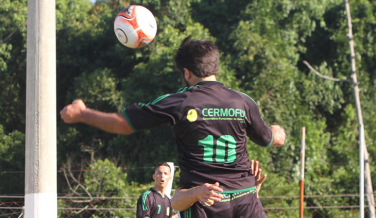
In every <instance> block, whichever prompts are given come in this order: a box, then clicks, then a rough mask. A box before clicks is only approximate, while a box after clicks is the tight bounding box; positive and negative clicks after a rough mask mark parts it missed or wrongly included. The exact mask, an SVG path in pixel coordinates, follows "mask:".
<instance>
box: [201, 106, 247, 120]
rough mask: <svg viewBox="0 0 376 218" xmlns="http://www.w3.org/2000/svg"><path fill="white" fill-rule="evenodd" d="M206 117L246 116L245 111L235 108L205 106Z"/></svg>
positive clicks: (203, 111)
mask: <svg viewBox="0 0 376 218" xmlns="http://www.w3.org/2000/svg"><path fill="white" fill-rule="evenodd" d="M202 116H204V117H240V118H245V119H247V118H246V116H245V111H244V110H242V109H235V108H204V109H202Z"/></svg>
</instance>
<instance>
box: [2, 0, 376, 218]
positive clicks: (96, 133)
mask: <svg viewBox="0 0 376 218" xmlns="http://www.w3.org/2000/svg"><path fill="white" fill-rule="evenodd" d="M235 2H236V3H235ZM1 4H2V6H1V7H0V40H1V42H0V93H1V95H0V155H1V157H2V158H1V160H0V163H1V165H0V181H2V182H1V183H0V194H9V195H11V194H18V195H20V194H21V195H22V194H23V186H22V185H23V182H24V176H23V174H20V173H18V174H17V173H15V174H11V173H9V172H13V171H14V172H20V171H23V170H24V150H25V148H24V140H25V139H24V133H25V127H24V125H25V104H26V100H25V97H26V94H25V89H26V84H25V83H26V82H25V81H26V25H25V24H26V23H25V21H26V19H27V1H26V0H19V1H11V0H3V1H2V3H1ZM129 4H142V5H144V6H146V7H148V8H149V9H151V10H152V12H153V13H154V15H155V16H156V18H157V23H158V33H157V36H156V38H155V40H154V42H153V43H152V44H150V45H149V46H148V47H146V48H143V49H136V50H133V49H129V48H126V47H124V46H123V45H121V44H120V43H119V42H118V41H117V39H116V36H115V34H114V32H113V20H114V16H115V15H116V14H117V12H118V11H120V10H121V9H122V8H123V7H124V6H128V5H129ZM56 9H57V11H56V18H57V100H58V102H57V108H58V110H60V109H62V108H63V107H64V105H66V104H68V103H70V102H72V100H74V99H76V98H81V99H83V100H84V101H85V102H86V104H87V105H88V106H89V107H92V108H95V109H98V110H103V111H107V112H114V111H117V112H121V111H122V109H123V108H124V107H125V106H126V105H129V104H131V103H133V102H149V101H150V100H152V99H154V98H156V97H158V96H160V95H162V94H165V93H167V92H170V91H173V90H175V89H177V88H180V87H181V86H182V81H181V77H180V74H179V73H178V72H177V71H176V70H175V68H174V66H173V62H172V57H173V53H174V50H175V49H176V48H177V47H178V46H179V44H180V42H181V40H182V39H183V38H185V37H186V36H188V35H193V37H194V38H195V39H209V40H212V41H214V42H215V43H216V44H217V45H218V47H219V48H220V50H221V55H222V56H221V74H220V76H219V80H221V81H222V82H224V84H225V85H227V86H229V87H231V88H233V89H239V90H241V91H242V92H245V93H246V94H248V95H249V96H251V97H252V98H253V99H255V100H256V101H257V103H258V104H259V106H260V111H261V113H262V115H263V117H264V120H265V121H266V122H267V123H268V124H280V125H282V126H283V127H284V128H285V130H286V133H287V143H286V145H285V146H284V147H282V148H268V149H264V148H260V147H258V146H257V145H255V144H253V143H252V142H249V145H248V152H249V156H250V158H253V159H257V160H259V161H260V162H261V167H262V168H263V170H264V172H266V173H268V178H267V180H266V182H265V184H264V185H263V189H262V191H261V196H283V195H298V193H299V185H298V184H299V175H300V173H299V164H300V141H301V137H300V131H301V127H303V126H305V127H306V177H305V184H306V188H305V190H306V194H307V195H322V194H344V193H357V192H358V183H359V182H358V176H359V167H358V165H359V164H358V158H359V154H358V131H357V126H358V124H357V119H356V111H355V107H354V97H353V93H352V87H351V84H349V83H340V82H332V81H328V80H324V79H322V78H319V77H317V76H316V75H314V74H313V73H311V72H310V71H309V69H308V68H307V67H306V66H305V65H304V64H303V63H302V62H303V61H304V60H307V61H308V62H309V63H310V64H311V65H312V66H314V67H315V68H316V69H317V70H318V71H320V72H321V73H322V74H324V75H327V76H331V77H336V78H345V77H349V73H350V63H349V45H348V39H347V37H346V34H347V31H348V26H347V19H346V11H345V6H344V3H343V1H342V0H311V1H294V0H284V1H280V0H239V1H233V0H222V1H215V3H214V1H211V0H164V1H158V0H135V1H130V2H127V1H124V0H103V1H97V3H96V4H92V3H90V2H89V1H88V0H57V1H56ZM375 14H376V2H375V1H372V0H359V1H351V15H352V19H353V32H354V40H355V52H356V64H357V65H356V68H357V74H358V80H359V86H360V88H361V92H360V96H361V104H362V111H363V118H364V123H365V130H366V143H367V147H368V152H369V153H370V157H371V161H373V159H374V157H375V155H376V110H374V105H376V90H375V88H374V85H375V83H376V73H375V69H376V57H375V54H376V17H375ZM17 28H19V29H17ZM56 113H57V116H58V113H59V111H56ZM57 149H58V168H59V169H61V171H59V175H58V176H59V183H58V189H59V190H58V191H59V193H65V194H70V195H76V194H82V195H83V196H90V195H92V196H98V197H103V196H118V197H126V196H132V194H133V195H136V196H137V195H139V194H140V193H141V191H142V190H144V189H145V186H143V185H137V184H148V185H150V182H151V181H152V180H151V178H152V177H151V174H152V168H153V166H154V165H155V164H156V163H157V162H159V161H164V160H167V161H173V162H175V164H177V161H176V160H177V158H176V152H175V142H174V137H173V131H172V128H171V127H170V126H163V127H161V128H155V129H151V130H147V131H140V132H137V133H134V134H132V135H130V136H123V135H114V134H108V133H105V132H103V131H100V130H98V129H95V128H92V127H88V126H86V125H83V124H75V125H66V124H64V123H63V122H61V121H60V119H58V145H57ZM109 160H111V161H109ZM68 166H69V167H68ZM72 169H82V170H85V169H87V170H89V171H88V172H87V173H85V174H84V175H81V174H80V175H78V174H74V173H73V174H72V175H71V176H70V177H69V178H71V179H72V178H79V180H78V182H79V183H77V182H76V183H75V185H76V186H77V185H78V184H79V185H78V186H80V185H82V186H83V187H85V189H82V188H81V189H78V190H75V191H73V190H72V184H70V183H69V182H67V181H70V180H67V179H66V177H65V176H64V173H63V172H66V171H67V170H72ZM121 169H127V170H126V171H124V170H121ZM101 170H107V171H106V172H108V173H106V174H108V175H111V177H116V178H107V177H106V178H105V176H104V174H103V172H102V171H101ZM371 175H372V176H373V184H376V177H375V176H374V175H375V169H374V167H373V166H372V164H371ZM99 178H100V179H99ZM98 180H100V181H101V182H100V184H102V187H98V184H99V183H98ZM177 180H178V177H176V178H175V181H177ZM5 181H6V182H5ZM80 187H81V186H80ZM137 187H139V188H137ZM78 192H79V193H78ZM306 202H307V205H310V206H312V205H313V206H322V205H336V204H335V203H333V202H332V201H330V200H321V201H318V200H317V199H315V198H312V199H311V198H310V199H307V201H306ZM346 203H347V204H348V205H350V204H352V205H356V204H357V199H353V202H350V201H349V202H346ZM63 204H64V203H63V202H60V205H63ZM132 204H133V206H134V201H133V202H122V205H121V206H124V207H129V206H132ZM263 204H264V206H265V207H283V206H295V207H296V206H298V205H297V202H296V201H291V199H290V200H284V199H278V198H277V199H267V200H265V201H263ZM102 206H103V205H102ZM105 206H108V207H110V206H111V205H105ZM310 212H312V211H307V212H306V214H307V213H310ZM119 213H120V214H111V216H116V215H118V216H130V215H129V214H121V212H119ZM124 213H127V211H126V212H124ZM319 213H320V214H323V215H325V217H355V216H357V215H358V213H357V212H356V211H355V212H352V211H346V210H340V209H322V210H320V212H319ZM312 216H315V215H312ZM268 217H297V212H296V211H293V210H283V211H279V212H275V211H268Z"/></svg>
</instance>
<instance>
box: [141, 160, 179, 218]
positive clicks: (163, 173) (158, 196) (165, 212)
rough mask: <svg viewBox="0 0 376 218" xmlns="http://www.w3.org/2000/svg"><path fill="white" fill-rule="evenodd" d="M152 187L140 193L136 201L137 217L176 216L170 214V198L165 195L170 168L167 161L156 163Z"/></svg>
mask: <svg viewBox="0 0 376 218" xmlns="http://www.w3.org/2000/svg"><path fill="white" fill-rule="evenodd" d="M153 179H154V187H153V188H150V189H149V190H148V191H146V192H144V193H142V195H141V196H140V198H139V199H138V201H137V218H146V217H150V218H168V217H169V218H170V217H172V218H177V217H178V215H174V216H173V215H172V207H171V202H170V199H169V198H168V196H167V195H165V191H166V188H167V184H168V182H169V181H170V180H171V169H170V166H169V165H168V164H167V162H162V163H158V164H157V166H156V168H155V172H154V174H153Z"/></svg>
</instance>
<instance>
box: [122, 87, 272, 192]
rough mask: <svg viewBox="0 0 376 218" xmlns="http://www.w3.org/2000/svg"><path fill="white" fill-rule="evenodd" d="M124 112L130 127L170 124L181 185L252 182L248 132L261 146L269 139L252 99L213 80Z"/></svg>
mask: <svg viewBox="0 0 376 218" xmlns="http://www.w3.org/2000/svg"><path fill="white" fill-rule="evenodd" d="M124 115H125V117H126V119H127V120H128V122H129V124H130V125H131V127H132V128H133V129H134V130H140V129H146V128H151V127H155V126H158V125H161V124H163V123H169V124H171V125H173V126H174V132H175V137H176V141H177V151H178V160H179V167H180V168H181V170H182V171H181V173H180V181H181V183H180V186H181V187H182V188H191V187H193V186H197V185H202V184H203V183H215V182H219V183H220V186H221V187H222V188H224V189H225V190H229V191H231V190H239V189H240V190H241V189H245V188H249V187H252V186H254V185H255V181H254V177H253V176H252V175H251V174H250V173H249V170H250V163H249V158H248V154H247V136H248V137H249V138H250V139H251V140H252V141H253V142H255V143H257V144H259V145H261V146H269V145H270V144H271V142H272V139H273V136H272V132H271V129H270V128H269V126H268V125H266V123H265V122H264V121H263V120H262V118H261V116H260V112H259V108H258V106H257V104H256V102H255V101H254V100H253V99H251V98H250V97H249V96H247V95H246V94H243V93H241V92H238V91H235V90H232V89H229V88H227V87H225V86H224V85H223V84H222V83H220V82H216V81H202V82H200V83H198V84H197V85H196V86H193V87H186V88H182V89H180V90H178V91H177V92H175V93H171V94H167V95H163V96H161V97H159V98H157V99H155V100H154V101H152V102H150V103H148V104H141V103H138V104H137V103H134V104H132V105H130V106H128V107H127V108H126V109H124Z"/></svg>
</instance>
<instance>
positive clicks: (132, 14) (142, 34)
mask: <svg viewBox="0 0 376 218" xmlns="http://www.w3.org/2000/svg"><path fill="white" fill-rule="evenodd" d="M114 31H115V35H116V37H117V38H118V40H119V41H120V42H121V44H123V45H125V46H127V47H129V48H141V47H143V46H144V45H147V44H149V43H151V42H152V41H153V39H154V37H155V34H156V33H157V21H156V20H155V17H154V15H153V14H152V13H151V11H149V9H147V8H145V7H144V6H141V5H131V6H129V7H127V8H124V9H123V10H121V11H120V12H119V13H118V14H117V15H116V18H115V21H114Z"/></svg>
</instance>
